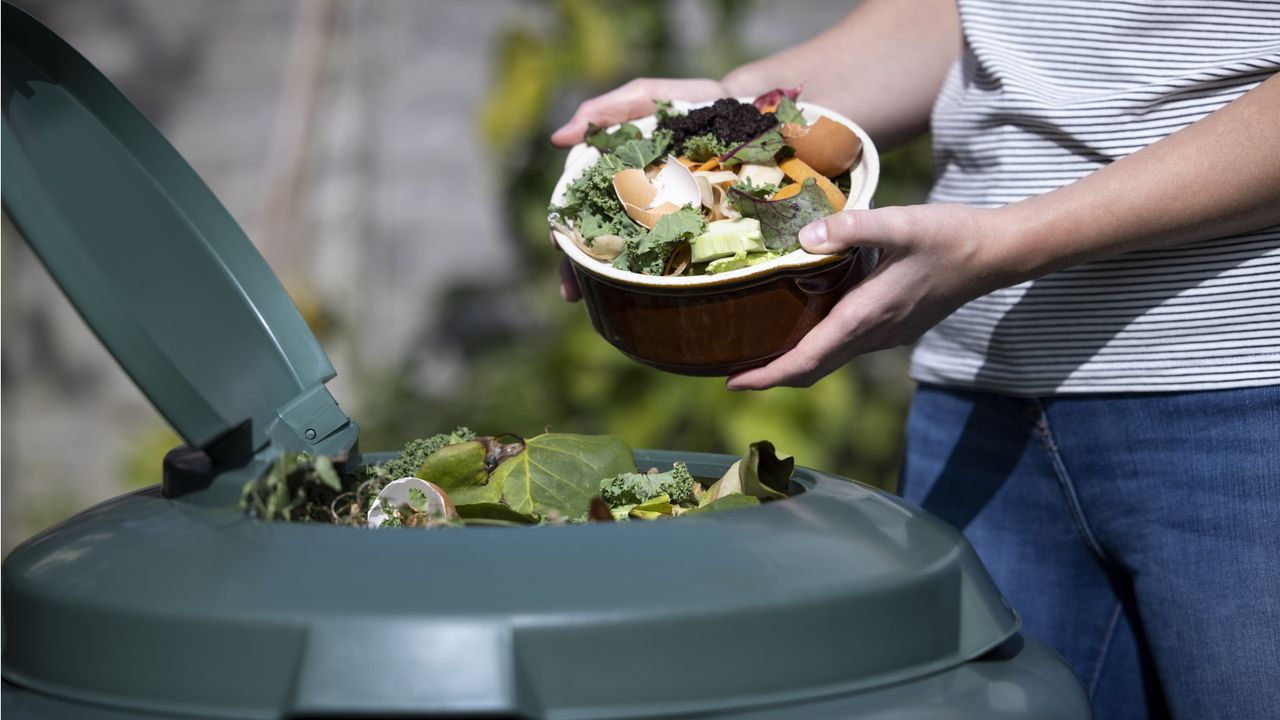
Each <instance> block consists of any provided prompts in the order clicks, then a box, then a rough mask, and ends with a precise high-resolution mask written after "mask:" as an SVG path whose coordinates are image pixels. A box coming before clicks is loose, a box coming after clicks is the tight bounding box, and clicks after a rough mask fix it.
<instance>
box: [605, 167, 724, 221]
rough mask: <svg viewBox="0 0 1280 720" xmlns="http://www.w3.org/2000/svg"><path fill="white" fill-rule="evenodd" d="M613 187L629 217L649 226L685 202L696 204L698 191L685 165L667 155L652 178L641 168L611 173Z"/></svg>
mask: <svg viewBox="0 0 1280 720" xmlns="http://www.w3.org/2000/svg"><path fill="white" fill-rule="evenodd" d="M613 191H614V192H615V193H617V195H618V201H619V202H621V203H622V209H623V210H625V211H626V212H627V215H628V216H630V217H631V219H632V220H635V221H636V222H638V223H640V224H641V225H643V226H645V227H646V228H648V229H650V230H652V229H653V226H654V225H656V224H657V222H658V219H659V218H661V217H662V216H663V215H667V214H669V213H673V212H675V211H677V210H679V209H680V208H682V207H684V206H685V205H692V206H694V207H697V206H698V204H699V203H700V202H701V201H702V193H701V192H700V191H699V190H698V183H697V181H696V180H695V179H694V177H693V173H692V172H690V171H689V168H687V167H685V166H684V165H683V164H682V163H681V162H680V161H679V160H677V159H675V158H673V157H668V158H667V162H666V163H665V164H664V165H663V167H662V169H661V170H659V171H658V173H657V174H656V175H654V177H653V180H652V182H651V181H650V180H649V178H648V177H647V176H646V175H645V173H644V171H643V170H638V169H635V168H629V169H627V170H622V171H619V172H618V173H617V174H615V175H614V176H613Z"/></svg>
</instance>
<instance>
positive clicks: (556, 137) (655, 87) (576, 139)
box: [551, 78, 729, 147]
mask: <svg viewBox="0 0 1280 720" xmlns="http://www.w3.org/2000/svg"><path fill="white" fill-rule="evenodd" d="M722 97H729V91H728V90H727V89H726V88H725V86H724V85H722V84H720V81H719V80H710V79H706V78H700V79H696V80H669V79H662V78H636V79H635V80H632V81H631V82H629V83H627V84H626V85H622V86H620V87H617V88H615V89H613V90H610V91H609V92H607V93H605V94H603V95H597V96H595V97H593V98H591V99H590V100H587V101H585V102H583V103H582V104H581V105H579V106H578V109H577V110H576V111H575V112H574V113H573V117H571V118H569V122H567V123H565V124H564V126H563V127H561V128H560V129H559V130H556V131H555V132H553V133H551V142H552V144H554V145H557V146H559V147H569V146H571V145H574V144H575V143H580V142H582V136H583V135H584V134H585V133H586V132H587V124H588V123H595V124H596V125H600V126H609V125H616V124H618V123H622V122H626V121H627V120H634V119H636V118H639V117H645V116H646V115H652V114H653V113H654V111H655V109H656V107H655V106H654V104H653V101H654V100H684V101H687V102H703V101H706V100H719V99H720V98H722Z"/></svg>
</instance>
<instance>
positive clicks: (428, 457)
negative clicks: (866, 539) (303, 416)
mask: <svg viewBox="0 0 1280 720" xmlns="http://www.w3.org/2000/svg"><path fill="white" fill-rule="evenodd" d="M794 467H795V462H794V460H793V459H792V458H791V457H790V456H787V455H778V454H777V452H776V451H775V450H774V447H773V445H772V443H769V442H767V441H761V442H756V443H752V444H751V446H750V447H749V448H748V449H747V452H746V454H744V455H743V457H742V458H741V459H740V460H738V461H737V462H735V463H734V464H733V465H732V466H731V467H730V468H729V469H728V471H726V472H725V474H724V475H723V476H722V477H720V478H695V477H694V476H693V474H692V473H691V472H690V471H689V468H688V467H687V466H686V465H685V464H684V463H681V462H675V463H673V464H672V466H671V467H669V468H643V469H642V468H637V467H636V466H635V460H634V452H633V450H632V448H631V447H630V446H629V445H627V443H626V442H625V441H623V440H622V439H621V438H618V437H615V436H612V435H576V434H567V433H550V432H548V433H544V434H542V435H538V436H536V437H532V438H529V439H527V440H526V439H524V438H521V437H518V436H514V435H497V436H481V435H476V434H475V433H473V432H471V431H470V430H469V429H467V428H457V429H455V430H454V431H453V432H451V433H443V434H439V435H434V436H431V437H428V438H421V439H417V440H413V441H410V442H409V443H408V444H406V445H405V447H404V450H402V451H401V452H400V454H399V455H398V456H397V457H395V458H393V459H391V460H389V461H387V462H384V463H381V464H377V465H365V466H360V467H354V468H348V467H347V462H346V459H345V458H330V457H325V456H311V455H308V454H306V453H284V454H282V455H281V456H280V457H279V458H278V459H277V460H276V461H275V462H274V463H273V464H272V466H271V467H270V468H269V469H268V470H267V472H266V473H264V474H263V475H262V476H261V477H259V478H257V479H255V480H252V481H250V482H249V483H247V484H246V485H245V487H244V492H243V495H242V500H241V504H242V506H243V507H244V508H245V510H246V512H248V513H249V514H250V515H252V516H254V517H258V518H261V519H264V520H279V521H291V522H322V523H332V524H337V525H353V526H361V527H365V526H367V527H375V528H388V527H450V526H459V525H542V524H571V523H585V522H623V521H630V520H656V519H660V518H672V517H678V516H681V515H691V514H696V513H706V512H717V511H721V510H727V509H732V508H740V507H747V506H752V505H758V504H760V503H761V502H768V501H771V500H776V499H781V498H785V497H787V495H788V492H789V486H790V484H791V475H792V471H793V470H794Z"/></svg>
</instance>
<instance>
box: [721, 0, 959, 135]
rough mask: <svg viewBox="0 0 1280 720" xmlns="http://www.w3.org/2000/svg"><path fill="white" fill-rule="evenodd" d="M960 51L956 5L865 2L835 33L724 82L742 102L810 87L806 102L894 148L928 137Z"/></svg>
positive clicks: (938, 0) (913, 0) (940, 0)
mask: <svg viewBox="0 0 1280 720" xmlns="http://www.w3.org/2000/svg"><path fill="white" fill-rule="evenodd" d="M960 45H961V39H960V22H959V18H958V17H957V15H956V7H955V1H954V0H866V2H863V3H862V4H861V5H859V6H858V7H857V9H855V10H854V11H853V12H851V13H849V15H848V16H847V17H845V18H844V20H842V21H841V22H840V23H839V24H837V25H836V26H835V27H832V28H831V29H830V30H828V31H826V32H824V33H822V34H821V35H818V36H817V37H815V38H813V39H812V40H809V41H807V42H804V43H802V44H800V45H797V46H795V47H793V48H790V49H788V50H784V51H782V52H780V53H777V54H775V55H772V56H770V57H767V58H765V59H763V60H759V61H756V62H753V63H749V64H747V65H743V66H742V67H739V68H737V69H736V70H734V71H732V72H730V73H729V74H728V75H726V76H725V77H724V79H723V80H722V82H723V83H724V85H725V87H726V89H728V90H729V91H730V93H731V94H733V95H742V96H752V95H758V94H760V93H762V92H765V91H768V90H772V89H774V88H776V87H794V86H796V85H800V84H802V83H803V84H804V95H803V99H805V100H812V101H813V102H815V103H818V104H819V105H824V106H827V107H829V108H831V109H833V110H836V111H837V112H840V113H842V114H844V115H846V116H848V117H849V118H851V119H853V120H854V121H855V122H857V123H858V124H859V125H861V126H862V127H863V128H864V129H866V130H867V132H868V133H869V134H870V135H871V137H872V138H873V139H874V140H875V141H876V144H877V145H879V146H881V147H882V148H887V147H891V146H893V145H896V144H899V143H902V142H905V141H907V140H910V139H912V138H914V137H916V136H918V135H920V134H921V133H923V132H925V131H926V130H928V127H929V113H930V111H931V109H932V107H933V100H934V98H935V97H936V96H937V93H938V89H939V88H940V87H941V86H942V81H943V78H944V77H945V76H946V73H947V69H948V68H949V67H950V66H951V63H952V62H953V61H954V60H955V59H956V58H957V57H958V56H959V54H960Z"/></svg>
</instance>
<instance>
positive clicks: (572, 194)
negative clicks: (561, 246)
mask: <svg viewBox="0 0 1280 720" xmlns="http://www.w3.org/2000/svg"><path fill="white" fill-rule="evenodd" d="M671 139H672V135H671V132H670V131H664V130H659V131H657V132H655V133H654V134H653V136H652V137H649V138H637V139H634V140H628V141H626V142H624V143H622V144H621V145H619V146H617V147H616V148H614V149H613V150H612V151H611V152H609V153H608V154H606V155H602V156H601V157H600V159H599V160H597V161H596V163H595V164H594V165H592V166H591V167H589V168H587V169H586V170H585V171H583V173H582V175H580V176H578V178H577V179H576V180H574V181H573V182H571V183H569V186H568V187H567V188H566V189H565V196H564V205H563V206H560V207H555V206H552V207H551V208H549V211H550V213H551V214H552V215H555V216H559V217H561V218H562V219H564V220H568V221H570V222H572V223H573V224H574V226H575V227H576V228H577V229H578V232H580V233H582V236H583V238H584V239H586V240H587V242H590V241H592V240H594V239H595V238H597V237H599V236H600V235H618V236H620V237H623V238H632V237H638V236H640V235H641V234H643V233H644V228H643V227H641V226H640V225H637V224H636V222H635V221H633V220H632V219H631V218H630V217H629V216H628V215H627V213H626V211H625V210H623V208H622V202H621V201H619V200H618V195H617V193H615V192H614V191H613V176H614V175H616V174H617V173H618V172H620V171H622V170H626V169H628V168H639V169H644V167H645V166H646V165H649V164H650V163H652V162H654V161H655V160H657V159H658V158H659V157H662V156H663V155H664V154H666V152H667V150H668V149H669V148H670V147H671Z"/></svg>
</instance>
